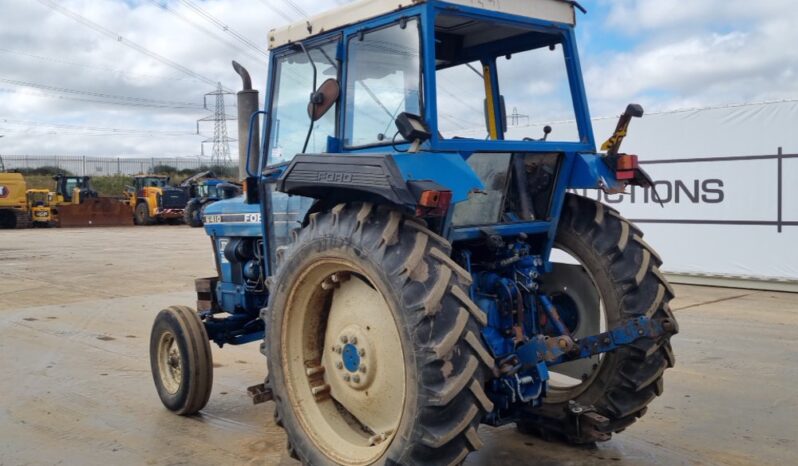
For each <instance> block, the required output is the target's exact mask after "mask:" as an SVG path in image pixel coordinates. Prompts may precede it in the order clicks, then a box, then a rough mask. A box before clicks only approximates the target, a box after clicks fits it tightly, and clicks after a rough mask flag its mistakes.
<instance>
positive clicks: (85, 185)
mask: <svg viewBox="0 0 798 466" xmlns="http://www.w3.org/2000/svg"><path fill="white" fill-rule="evenodd" d="M53 180H55V202H56V203H58V204H80V203H82V202H83V201H84V200H86V199H88V198H93V197H97V191H95V190H94V189H92V187H91V177H88V176H67V175H62V174H58V175H55V176H53Z"/></svg>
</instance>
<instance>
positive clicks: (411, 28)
mask: <svg viewBox="0 0 798 466" xmlns="http://www.w3.org/2000/svg"><path fill="white" fill-rule="evenodd" d="M348 53H349V55H348V65H347V83H346V115H345V118H346V120H345V125H344V134H345V136H344V144H345V145H346V146H348V147H352V146H366V145H371V144H390V143H391V140H392V138H393V137H394V134H396V126H395V124H394V121H395V120H396V116H397V115H398V114H399V113H401V112H409V113H413V114H416V115H420V114H421V113H422V112H421V108H422V103H421V93H420V88H421V63H420V54H419V26H418V21H417V20H416V19H409V20H405V21H404V22H401V23H398V24H394V25H391V26H388V27H384V28H381V29H376V30H373V31H370V32H366V33H365V34H362V35H356V36H355V37H352V38H351V39H350V40H349V45H348ZM397 137H398V140H401V137H399V136H397Z"/></svg>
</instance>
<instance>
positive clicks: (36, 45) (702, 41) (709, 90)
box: [0, 0, 798, 156]
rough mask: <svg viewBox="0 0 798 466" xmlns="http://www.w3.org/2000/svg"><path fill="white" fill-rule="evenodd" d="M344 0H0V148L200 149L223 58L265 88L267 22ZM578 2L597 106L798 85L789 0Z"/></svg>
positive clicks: (796, 20)
mask: <svg viewBox="0 0 798 466" xmlns="http://www.w3.org/2000/svg"><path fill="white" fill-rule="evenodd" d="M343 2H344V0H338V1H335V0H236V1H229V0H228V1H223V0H207V1H202V0H168V1H165V0H124V1H123V0H0V63H2V64H1V65H0V135H4V137H3V138H2V139H0V153H2V154H64V155H68V154H80V155H115V156H116V155H131V156H132V155H142V156H143V155H146V156H160V155H163V156H192V155H197V154H199V152H200V141H201V140H202V139H203V137H202V136H198V135H196V134H195V132H196V120H197V119H199V118H202V117H204V116H207V115H208V114H209V113H208V112H207V111H206V110H204V109H203V108H202V107H203V95H204V94H205V93H206V92H210V91H212V90H213V88H214V84H213V83H215V82H217V81H220V82H221V83H222V85H223V86H225V87H227V88H230V89H237V88H238V87H239V80H238V77H237V75H235V74H234V73H233V71H232V69H231V67H230V60H232V59H235V60H237V61H239V62H241V63H242V64H244V65H245V66H246V67H247V68H249V70H250V72H251V73H252V75H253V81H254V83H255V84H256V86H257V87H259V88H260V89H261V90H263V86H264V84H265V79H266V55H265V47H262V45H264V44H265V43H266V33H267V31H268V30H269V29H271V28H272V27H275V26H278V25H281V24H285V23H286V22H288V21H289V20H299V19H302V18H303V16H304V15H311V14H313V13H315V12H318V11H321V10H324V9H327V8H330V7H333V6H335V5H336V4H337V3H343ZM582 3H583V4H584V5H585V7H586V8H587V9H588V14H587V15H586V16H585V15H581V14H580V15H579V27H578V31H579V32H578V36H579V39H580V53H581V58H582V63H583V67H584V69H585V80H586V86H587V90H588V97H589V100H590V103H591V110H592V113H593V115H594V116H604V115H612V114H616V113H618V112H619V111H620V110H621V109H622V108H623V107H624V106H625V104H626V103H628V102H631V101H637V102H640V103H642V104H644V106H645V107H646V109H647V110H648V111H649V112H651V111H662V110H669V109H677V108H688V107H703V106H711V105H723V104H733V103H743V102H754V101H763V100H782V99H796V98H798V47H796V45H795V44H798V27H797V26H798V4H796V3H795V0H759V1H756V2H752V1H750V0H693V1H684V0H583V1H582ZM225 29H226V30H225ZM231 31H232V32H233V33H231ZM230 101H231V102H232V100H230ZM211 104H212V102H211ZM229 111H233V110H232V109H230V110H229ZM230 129H231V131H234V127H233V126H232V125H231V126H230ZM201 131H202V132H203V133H210V132H212V126H205V125H204V126H201ZM231 136H234V135H231ZM231 149H233V150H235V146H234V145H233V147H232V148H231ZM209 152H210V146H207V147H206V153H209Z"/></svg>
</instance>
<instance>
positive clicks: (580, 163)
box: [567, 153, 626, 192]
mask: <svg viewBox="0 0 798 466" xmlns="http://www.w3.org/2000/svg"><path fill="white" fill-rule="evenodd" d="M567 184H568V186H567V187H568V189H603V190H604V191H607V192H623V190H624V188H625V186H626V184H625V183H624V182H623V181H619V180H618V179H617V178H615V172H614V171H613V170H611V169H610V167H609V166H608V165H607V164H606V163H605V161H604V159H603V156H602V155H601V154H589V153H577V154H574V163H573V166H572V168H571V174H570V176H569V178H568V183H567Z"/></svg>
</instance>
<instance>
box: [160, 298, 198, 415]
mask: <svg viewBox="0 0 798 466" xmlns="http://www.w3.org/2000/svg"><path fill="white" fill-rule="evenodd" d="M150 369H151V370H152V377H153V380H154V382H155V388H156V390H157V391H158V396H159V397H160V398H161V402H163V405H164V406H166V408H167V409H169V410H170V411H174V412H175V413H177V414H181V415H190V414H194V413H196V412H198V411H199V410H201V409H202V408H204V407H205V405H206V404H207V403H208V399H209V398H210V396H211V388H212V386H213V360H212V357H211V347H210V344H209V342H208V334H207V333H206V332H205V326H204V325H203V324H202V320H200V318H199V316H198V315H197V313H196V312H195V311H194V310H193V309H191V308H190V307H186V306H171V307H168V308H166V309H164V310H162V311H161V312H159V313H158V315H157V316H156V317H155V322H154V323H153V326H152V333H151V334H150Z"/></svg>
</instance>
